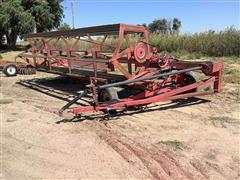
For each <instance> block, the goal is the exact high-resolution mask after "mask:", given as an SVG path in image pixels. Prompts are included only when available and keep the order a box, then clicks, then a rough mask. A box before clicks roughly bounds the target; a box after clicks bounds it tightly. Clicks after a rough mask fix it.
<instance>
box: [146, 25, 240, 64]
mask: <svg viewBox="0 0 240 180" xmlns="http://www.w3.org/2000/svg"><path fill="white" fill-rule="evenodd" d="M150 42H151V44H153V45H154V46H156V47H158V48H159V49H160V50H161V51H166V52H178V53H181V52H183V53H184V52H187V53H191V54H192V55H193V57H189V59H193V58H194V57H196V58H197V57H200V56H201V55H207V56H239V54H240V48H239V47H240V30H237V29H235V28H233V27H231V28H228V29H226V30H224V31H220V32H215V31H207V32H203V33H195V34H183V35H177V34H174V35H170V34H158V33H153V34H152V35H151V36H150Z"/></svg>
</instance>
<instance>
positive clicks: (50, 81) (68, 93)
mask: <svg viewBox="0 0 240 180" xmlns="http://www.w3.org/2000/svg"><path fill="white" fill-rule="evenodd" d="M17 83H18V84H20V85H23V86H25V87H28V88H31V89H33V90H36V91H38V92H41V93H44V94H46V95H49V96H51V97H54V98H58V99H61V100H64V101H67V102H69V101H70V98H74V97H76V95H77V94H78V93H77V92H78V91H81V90H83V89H84V88H85V86H86V85H87V84H88V82H87V81H82V80H79V79H73V78H69V77H63V76H59V77H54V78H35V79H30V80H21V81H19V82H17ZM88 98H89V99H91V97H90V96H89V97H88ZM83 101H85V102H89V100H86V99H83ZM206 102H210V101H209V100H206V99H202V98H198V97H191V98H188V99H178V100H172V101H171V102H167V103H165V104H161V105H153V104H151V105H147V106H141V107H128V108H127V110H126V109H125V110H119V111H117V112H115V113H110V112H105V113H103V112H100V113H98V112H93V113H92V114H91V115H85V114H81V116H80V115H79V116H75V117H73V118H71V119H62V120H59V121H57V122H56V123H57V124H60V123H67V122H81V121H84V120H100V121H101V120H117V119H119V118H120V117H124V116H129V115H134V114H136V113H138V114H140V113H145V112H151V111H159V110H167V109H176V108H180V107H184V106H190V105H197V104H202V103H206ZM76 104H77V105H84V104H83V103H81V102H77V103H76ZM59 109H60V107H59Z"/></svg>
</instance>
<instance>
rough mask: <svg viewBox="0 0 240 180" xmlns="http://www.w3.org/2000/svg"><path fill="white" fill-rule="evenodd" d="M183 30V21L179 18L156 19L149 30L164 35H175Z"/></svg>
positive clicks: (149, 25)
mask: <svg viewBox="0 0 240 180" xmlns="http://www.w3.org/2000/svg"><path fill="white" fill-rule="evenodd" d="M180 28H181V21H180V20H178V19H177V18H174V19H173V20H167V19H165V18H163V19H155V20H154V21H153V22H152V23H150V24H148V29H149V30H150V31H151V32H155V33H163V34H167V33H168V34H173V33H178V32H179V30H180Z"/></svg>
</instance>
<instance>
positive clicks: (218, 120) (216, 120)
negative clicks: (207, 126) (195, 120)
mask: <svg viewBox="0 0 240 180" xmlns="http://www.w3.org/2000/svg"><path fill="white" fill-rule="evenodd" d="M209 120H210V121H211V122H212V124H213V125H214V126H218V124H220V125H221V127H223V128H225V127H226V125H225V124H240V119H236V118H232V117H228V116H217V117H210V118H209Z"/></svg>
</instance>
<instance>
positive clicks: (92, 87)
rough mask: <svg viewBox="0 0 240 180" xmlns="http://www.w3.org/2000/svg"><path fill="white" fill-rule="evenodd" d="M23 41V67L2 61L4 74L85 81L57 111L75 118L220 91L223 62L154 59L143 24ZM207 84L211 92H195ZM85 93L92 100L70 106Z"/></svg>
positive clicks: (29, 37) (41, 35)
mask: <svg viewBox="0 0 240 180" xmlns="http://www.w3.org/2000/svg"><path fill="white" fill-rule="evenodd" d="M25 38H26V39H27V40H28V41H29V43H30V45H31V48H30V49H28V51H27V52H24V53H21V54H19V55H18V57H17V58H21V59H24V60H25V63H19V62H17V61H16V62H15V63H10V62H6V61H2V62H1V64H0V66H1V67H3V69H4V72H5V74H7V75H9V76H11V75H15V73H14V68H16V71H17V70H18V71H20V69H21V71H20V72H22V73H25V74H31V73H32V72H35V70H37V71H44V72H48V73H55V74H60V75H66V76H72V77H78V78H80V79H86V78H87V79H89V82H90V83H89V85H88V86H86V89H85V90H84V91H82V92H81V93H80V94H79V96H77V97H76V98H74V99H73V100H72V101H71V102H69V103H68V104H66V105H65V106H64V107H63V108H62V109H61V110H60V111H59V112H60V113H62V112H63V111H64V110H66V109H68V110H70V111H71V112H73V113H75V114H79V113H81V112H85V111H98V110H110V109H122V108H127V107H129V106H141V105H147V104H150V103H153V102H157V101H164V100H172V99H181V98H189V97H193V96H199V95H205V94H211V93H216V92H220V81H221V76H222V68H223V63H222V62H210V61H182V60H178V59H176V58H173V57H171V56H167V55H165V56H159V55H158V50H157V48H155V47H152V46H151V45H150V42H149V31H148V30H147V29H146V28H145V27H143V26H134V25H126V24H113V25H105V26H95V27H87V28H80V29H74V30H68V31H54V32H47V33H37V34H28V35H25ZM59 42H61V46H60V45H59V44H60V43H59ZM9 67H11V68H10V69H9ZM193 71H198V72H200V73H203V74H204V75H205V77H206V78H205V79H203V80H197V79H196V78H195V77H194V76H193V74H192V72H193ZM210 84H213V89H212V90H208V91H197V89H198V88H199V87H201V86H206V85H210ZM119 91H121V92H123V93H119ZM86 94H88V95H90V96H91V97H92V100H91V102H89V105H86V106H77V107H73V108H70V106H71V105H73V104H74V103H75V102H77V101H78V100H80V99H81V98H82V97H84V96H85V95H86ZM119 94H124V96H121V95H119Z"/></svg>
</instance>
